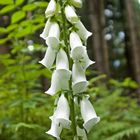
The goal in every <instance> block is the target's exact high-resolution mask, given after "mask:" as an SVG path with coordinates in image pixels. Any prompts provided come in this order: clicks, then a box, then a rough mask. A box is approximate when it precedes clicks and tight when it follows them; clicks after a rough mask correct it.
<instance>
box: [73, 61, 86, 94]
mask: <svg viewBox="0 0 140 140" xmlns="http://www.w3.org/2000/svg"><path fill="white" fill-rule="evenodd" d="M72 81H73V84H72V89H73V92H74V93H80V92H84V91H86V89H87V86H88V81H87V80H86V76H85V70H83V69H81V67H80V66H79V65H78V64H75V63H74V64H73V67H72Z"/></svg>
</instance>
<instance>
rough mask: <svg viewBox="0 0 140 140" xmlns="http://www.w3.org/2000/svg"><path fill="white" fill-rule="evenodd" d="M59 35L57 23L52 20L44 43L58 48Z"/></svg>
mask: <svg viewBox="0 0 140 140" xmlns="http://www.w3.org/2000/svg"><path fill="white" fill-rule="evenodd" d="M59 37H60V28H59V25H58V24H57V23H55V22H53V23H52V24H51V26H50V30H49V34H48V37H47V38H46V44H47V45H48V46H50V47H52V48H54V49H55V50H58V49H59Z"/></svg>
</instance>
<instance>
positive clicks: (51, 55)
mask: <svg viewBox="0 0 140 140" xmlns="http://www.w3.org/2000/svg"><path fill="white" fill-rule="evenodd" d="M55 58H56V51H55V50H54V49H53V48H51V47H48V48H47V50H46V53H45V56H44V58H43V59H42V60H41V61H39V63H41V64H42V65H44V66H45V67H47V68H48V69H50V68H51V67H52V65H53V63H54V61H55Z"/></svg>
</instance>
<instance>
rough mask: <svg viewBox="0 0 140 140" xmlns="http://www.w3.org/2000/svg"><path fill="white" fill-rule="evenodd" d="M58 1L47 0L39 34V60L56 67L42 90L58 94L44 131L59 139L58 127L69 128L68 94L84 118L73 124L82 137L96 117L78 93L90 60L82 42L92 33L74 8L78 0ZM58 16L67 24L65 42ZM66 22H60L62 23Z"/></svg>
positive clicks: (84, 84) (79, 3) (83, 88)
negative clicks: (43, 43)
mask: <svg viewBox="0 0 140 140" xmlns="http://www.w3.org/2000/svg"><path fill="white" fill-rule="evenodd" d="M61 3H62V4H63V5H61V4H60V3H59V1H56V0H50V2H49V4H48V6H47V9H46V11H45V16H46V18H47V22H46V25H45V28H44V30H43V32H42V33H41V34H40V37H41V38H43V39H44V40H45V41H46V44H47V46H48V47H47V50H46V53H45V56H44V58H43V59H42V60H41V61H39V63H41V64H42V65H44V66H45V67H46V68H48V69H50V70H51V69H52V67H53V66H54V64H55V66H56V67H55V70H54V71H53V74H52V78H51V86H50V88H49V89H48V90H47V91H46V92H45V93H46V94H49V95H51V96H53V95H56V94H58V93H59V99H58V101H57V107H56V109H55V111H54V114H53V115H52V116H51V117H50V120H51V122H52V124H51V128H50V130H49V131H47V132H46V133H47V134H50V135H52V136H53V137H55V138H57V139H60V134H61V132H62V129H63V128H67V129H69V128H70V127H71V124H72V123H73V122H72V121H71V120H70V116H71V107H70V103H69V97H68V96H71V98H72V100H73V101H74V102H73V103H74V104H78V106H79V107H80V110H81V116H82V118H83V121H84V123H83V127H82V128H81V127H80V126H78V124H77V123H76V133H77V136H78V137H81V138H82V139H83V140H86V139H87V136H86V134H87V133H88V132H89V131H90V130H91V128H92V126H93V125H94V124H96V123H97V122H99V120H100V118H99V117H98V116H97V115H96V113H95V111H94V108H93V106H92V104H91V103H90V101H89V97H88V96H85V95H84V94H82V93H83V92H86V89H87V86H88V81H87V79H86V75H85V72H86V69H87V68H88V67H89V66H90V65H91V64H93V63H94V61H91V60H90V59H89V57H88V54H87V48H86V46H85V45H83V44H86V41H87V39H88V37H89V36H91V35H92V33H91V32H89V31H88V30H87V29H86V28H85V26H84V25H83V23H82V22H81V21H80V19H79V17H78V16H77V14H76V12H75V8H81V7H82V0H69V1H67V0H66V2H65V3H64V2H63V1H61ZM62 6H63V7H62ZM62 9H64V10H62ZM62 12H63V13H62ZM58 15H62V18H66V20H65V21H64V22H66V25H69V27H68V29H69V33H68V34H67V35H66V40H68V43H67V42H65V39H64V36H63V35H62V33H63V32H64V31H65V30H64V31H63V32H61V30H62V28H63V22H62V24H61V23H60V22H59V20H57V16H58ZM66 25H65V24H64V26H66ZM70 63H71V64H70ZM53 68H54V67H53ZM77 95H78V96H77ZM79 95H81V96H80V100H78V101H77V98H78V97H79ZM76 101H77V102H76ZM75 119H76V116H75Z"/></svg>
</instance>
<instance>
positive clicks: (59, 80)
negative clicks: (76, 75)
mask: <svg viewBox="0 0 140 140" xmlns="http://www.w3.org/2000/svg"><path fill="white" fill-rule="evenodd" d="M70 76H71V72H70V71H68V70H65V69H58V70H55V71H54V72H53V74H52V80H51V87H50V88H49V89H48V90H47V91H46V92H45V93H46V94H49V95H52V96H53V95H54V94H55V93H57V92H58V91H61V90H69V79H70Z"/></svg>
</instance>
